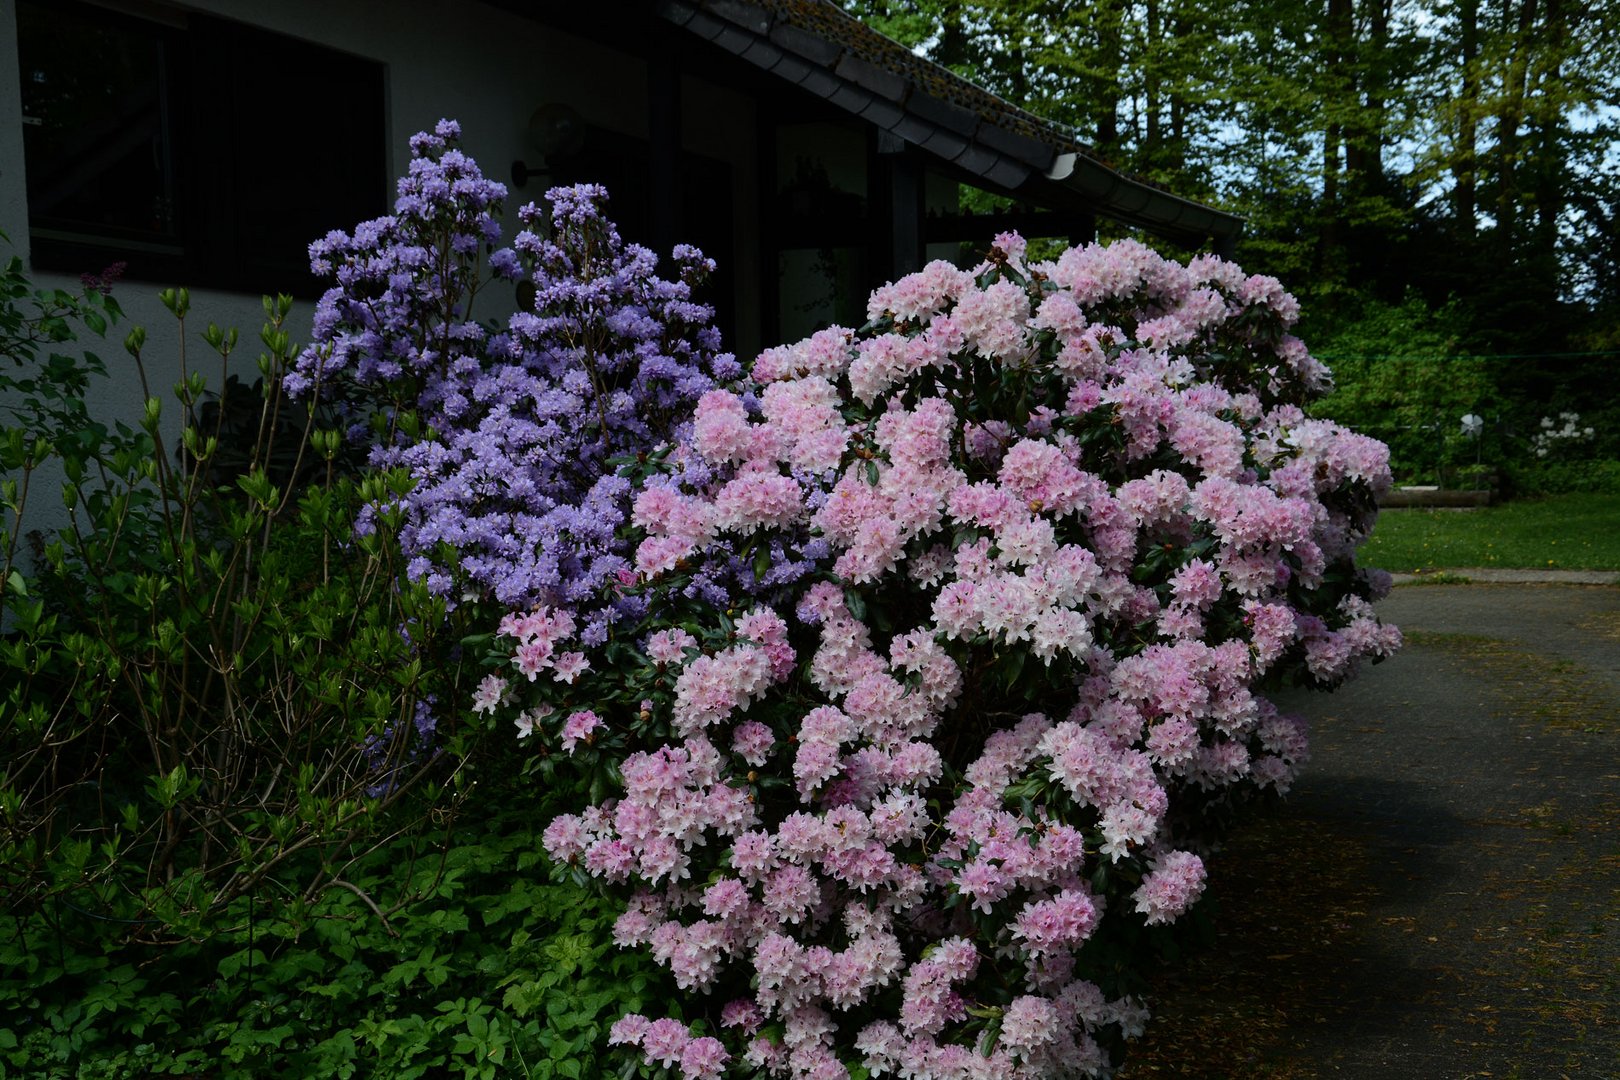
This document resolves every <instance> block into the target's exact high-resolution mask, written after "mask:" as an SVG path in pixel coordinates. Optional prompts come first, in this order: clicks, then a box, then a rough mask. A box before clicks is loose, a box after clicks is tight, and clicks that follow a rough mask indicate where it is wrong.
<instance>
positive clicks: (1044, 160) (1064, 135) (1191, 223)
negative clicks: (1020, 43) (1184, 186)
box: [655, 0, 1243, 252]
mask: <svg viewBox="0 0 1620 1080" xmlns="http://www.w3.org/2000/svg"><path fill="white" fill-rule="evenodd" d="M655 8H656V10H657V12H658V14H659V15H660V16H661V17H662V18H664V19H666V20H668V21H669V22H670V23H673V24H675V25H677V26H680V27H682V28H684V29H686V30H688V31H690V32H691V33H693V34H695V35H697V36H698V37H700V38H703V39H704V40H706V41H709V42H711V43H713V44H714V45H716V46H718V47H720V48H722V49H724V50H725V51H727V52H729V53H732V54H733V55H735V56H738V57H740V58H742V59H743V60H746V61H748V62H749V63H751V64H753V65H755V66H757V67H759V68H761V69H762V70H764V71H767V72H770V73H771V74H772V75H775V76H778V77H780V78H782V79H785V80H787V81H788V82H790V83H793V84H795V85H797V86H799V87H801V88H802V89H804V90H806V91H808V92H809V93H812V94H815V95H817V96H818V97H821V98H824V99H825V100H827V101H828V102H830V103H832V104H833V105H835V106H837V107H839V108H841V109H843V110H845V111H847V112H848V113H850V114H851V115H853V116H858V117H860V118H861V119H862V120H865V121H867V122H869V123H871V124H873V125H874V126H876V127H877V128H879V129H880V130H883V131H887V132H890V133H892V134H893V135H895V136H897V137H898V138H900V139H903V140H905V142H907V143H909V144H911V145H912V146H915V147H917V148H919V149H920V150H922V151H924V152H925V153H927V154H930V155H932V156H934V157H936V158H938V159H939V160H940V161H941V162H944V163H946V164H948V165H949V166H951V167H952V168H954V169H955V170H958V171H960V172H961V173H964V174H966V175H967V176H968V177H970V178H973V179H974V180H976V181H977V182H979V183H982V184H983V185H984V186H985V187H987V188H989V189H991V190H1000V191H1004V192H1007V193H1009V194H1013V195H1016V196H1017V197H1018V198H1020V199H1023V200H1026V201H1027V202H1029V203H1032V204H1034V205H1036V206H1040V207H1044V208H1049V209H1053V210H1064V211H1070V212H1073V211H1083V212H1087V213H1094V214H1097V215H1100V216H1103V217H1107V218H1111V219H1113V220H1115V221H1119V222H1122V223H1124V224H1127V225H1131V226H1134V227H1137V228H1141V229H1144V230H1146V231H1148V232H1150V233H1154V234H1156V235H1159V236H1163V237H1164V238H1166V239H1168V240H1171V241H1173V242H1175V243H1178V244H1182V245H1184V246H1187V247H1199V246H1202V245H1203V244H1204V243H1205V242H1206V241H1213V243H1214V245H1215V247H1216V249H1217V250H1218V251H1226V252H1230V249H1231V246H1232V244H1233V243H1234V242H1235V241H1236V239H1237V237H1238V235H1239V234H1240V233H1241V232H1242V230H1243V219H1242V218H1240V217H1238V216H1236V215H1234V214H1229V213H1226V212H1225V211H1221V210H1217V209H1215V208H1214V207H1211V206H1206V205H1205V204H1203V203H1199V202H1194V201H1193V200H1191V199H1185V198H1182V197H1181V196H1179V195H1176V194H1173V193H1172V192H1170V191H1167V190H1165V189H1164V188H1162V187H1159V186H1157V185H1155V184H1152V183H1149V182H1147V181H1144V180H1140V179H1137V178H1135V177H1131V176H1127V175H1125V174H1124V173H1121V172H1119V171H1117V170H1115V169H1113V168H1112V167H1110V166H1109V165H1108V164H1106V163H1105V162H1103V161H1101V160H1100V159H1098V158H1097V157H1096V155H1095V154H1094V152H1093V151H1092V150H1091V149H1090V148H1089V147H1087V146H1086V145H1085V144H1084V143H1082V142H1080V141H1079V140H1078V139H1076V138H1075V137H1074V136H1073V133H1072V132H1070V131H1068V130H1067V129H1065V128H1063V127H1061V126H1059V125H1056V124H1052V123H1050V122H1048V121H1045V120H1042V119H1041V118H1039V117H1036V116H1034V115H1033V114H1031V113H1028V112H1025V111H1024V110H1022V109H1019V108H1018V107H1016V106H1014V105H1012V104H1010V103H1008V102H1006V101H1004V100H1002V99H1001V98H998V97H996V96H995V95H993V94H991V93H989V92H988V91H986V90H985V89H983V88H982V87H979V86H976V85H975V84H973V83H971V82H969V81H967V80H966V79H963V78H961V77H960V76H958V75H956V74H955V73H953V72H951V71H949V70H947V69H945V68H943V67H940V66H939V65H938V64H934V63H933V62H931V61H929V60H927V59H924V58H923V57H919V56H917V55H916V54H914V53H912V52H911V51H910V50H908V49H906V48H905V46H903V45H901V44H899V43H898V42H895V41H893V40H891V39H889V38H887V37H884V36H883V35H882V34H880V33H878V32H877V31H875V30H873V29H871V28H870V27H868V26H866V25H865V24H863V23H861V22H860V21H859V20H858V19H855V18H854V17H852V16H850V15H847V14H845V13H844V12H843V11H842V10H840V9H839V8H837V7H836V6H835V5H833V4H830V3H825V2H821V0H657V3H656V5H655Z"/></svg>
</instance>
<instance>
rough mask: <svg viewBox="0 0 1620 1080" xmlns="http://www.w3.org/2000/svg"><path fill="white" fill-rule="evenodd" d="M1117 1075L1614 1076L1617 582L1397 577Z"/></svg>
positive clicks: (1229, 856) (1223, 857)
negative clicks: (1277, 801) (1387, 645)
mask: <svg viewBox="0 0 1620 1080" xmlns="http://www.w3.org/2000/svg"><path fill="white" fill-rule="evenodd" d="M1380 612H1381V613H1382V614H1383V615H1384V617H1385V618H1387V619H1390V620H1392V621H1394V622H1395V623H1397V624H1398V625H1399V626H1401V627H1402V629H1403V630H1404V631H1405V632H1406V635H1407V647H1406V648H1405V649H1404V650H1403V651H1402V652H1401V654H1400V655H1398V656H1397V657H1395V658H1394V659H1393V660H1391V661H1389V662H1387V663H1385V664H1382V665H1379V666H1376V667H1371V668H1368V669H1367V670H1365V671H1364V672H1363V673H1362V675H1361V677H1360V679H1358V680H1357V681H1355V682H1354V683H1352V684H1350V685H1348V686H1346V687H1344V688H1342V689H1341V690H1339V691H1338V692H1336V693H1334V694H1332V695H1310V696H1302V697H1298V698H1295V699H1292V700H1290V701H1289V702H1288V703H1287V704H1288V705H1289V707H1291V708H1294V709H1296V710H1298V711H1302V712H1305V713H1306V714H1307V715H1308V716H1310V717H1311V718H1312V720H1313V743H1314V756H1313V759H1312V761H1311V763H1310V765H1309V766H1308V767H1307V771H1306V774H1305V776H1304V777H1302V778H1301V780H1300V782H1299V783H1298V785H1297V786H1296V788H1295V790H1294V792H1293V793H1292V794H1291V795H1290V796H1289V797H1288V799H1287V800H1286V801H1284V802H1283V803H1282V804H1281V806H1280V807H1278V808H1276V809H1275V810H1273V811H1271V812H1269V813H1267V814H1265V815H1263V816H1262V817H1260V818H1257V819H1256V820H1254V821H1251V822H1248V823H1247V824H1246V825H1245V826H1244V827H1243V828H1241V829H1240V830H1239V831H1238V832H1237V833H1236V834H1234V837H1233V839H1232V840H1231V842H1230V843H1229V845H1228V847H1227V849H1226V850H1225V851H1223V852H1221V853H1219V854H1218V855H1216V856H1215V857H1213V858H1212V859H1211V860H1209V861H1210V864H1211V885H1210V888H1211V892H1212V895H1213V896H1214V898H1215V899H1216V901H1217V903H1218V904H1219V911H1218V913H1217V915H1216V927H1217V938H1216V941H1215V942H1214V944H1213V946H1212V947H1211V948H1210V949H1208V950H1207V951H1204V952H1201V953H1199V954H1197V955H1195V956H1194V957H1192V958H1191V959H1190V960H1189V961H1188V962H1187V963H1185V964H1184V965H1183V966H1182V967H1181V968H1180V969H1178V971H1177V973H1176V974H1175V975H1174V976H1173V977H1172V978H1170V979H1169V980H1168V981H1166V982H1165V983H1164V984H1163V992H1162V994H1161V995H1160V1000H1159V1001H1158V1002H1157V1004H1156V1013H1157V1014H1158V1018H1157V1019H1156V1020H1155V1021H1154V1022H1153V1024H1152V1026H1150V1029H1149V1033H1148V1035H1147V1036H1146V1038H1145V1039H1144V1040H1143V1042H1142V1045H1141V1046H1140V1047H1139V1048H1138V1049H1137V1052H1136V1053H1135V1055H1134V1056H1133V1057H1132V1058H1131V1059H1130V1061H1129V1062H1128V1064H1127V1066H1126V1068H1125V1069H1124V1070H1123V1071H1122V1072H1121V1074H1120V1076H1121V1080H1141V1078H1143V1077H1188V1078H1198V1080H1216V1078H1219V1080H1237V1078H1243V1080H1315V1078H1328V1077H1332V1078H1336V1080H1337V1078H1343V1080H1474V1078H1485V1077H1489V1078H1518V1080H1539V1078H1548V1080H1558V1078H1568V1080H1616V1078H1620V588H1614V587H1604V586H1581V585H1546V584H1541V585H1522V584H1521V585H1503V584H1494V585H1481V584H1474V585H1452V586H1447V585H1407V586H1402V587H1399V588H1397V589H1396V590H1395V593H1394V594H1393V595H1392V596H1391V597H1390V598H1389V599H1387V600H1386V601H1384V602H1383V604H1381V605H1380Z"/></svg>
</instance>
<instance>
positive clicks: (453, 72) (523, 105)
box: [0, 0, 759, 529]
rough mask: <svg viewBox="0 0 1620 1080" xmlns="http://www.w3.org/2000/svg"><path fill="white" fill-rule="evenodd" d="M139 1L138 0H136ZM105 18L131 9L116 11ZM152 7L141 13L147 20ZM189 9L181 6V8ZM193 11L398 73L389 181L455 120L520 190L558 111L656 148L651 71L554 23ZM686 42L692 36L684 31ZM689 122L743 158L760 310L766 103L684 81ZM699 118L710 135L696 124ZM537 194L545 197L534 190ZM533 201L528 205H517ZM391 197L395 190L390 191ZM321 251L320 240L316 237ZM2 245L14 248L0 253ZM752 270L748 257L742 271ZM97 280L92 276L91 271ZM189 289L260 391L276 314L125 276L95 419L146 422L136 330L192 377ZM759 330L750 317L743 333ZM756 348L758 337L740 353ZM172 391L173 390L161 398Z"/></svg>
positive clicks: (4, 62)
mask: <svg viewBox="0 0 1620 1080" xmlns="http://www.w3.org/2000/svg"><path fill="white" fill-rule="evenodd" d="M136 2H138V3H139V2H140V0H136ZM106 6H109V7H114V8H116V7H118V6H119V5H118V3H117V2H115V0H108V2H107V4H106ZM147 6H149V5H146V4H145V3H140V6H132V7H131V8H130V9H129V10H130V11H131V12H132V13H134V14H139V13H140V12H141V9H142V7H147ZM175 6H179V5H175ZM184 6H185V7H186V8H189V9H191V10H195V11H201V12H206V13H210V14H213V15H217V16H220V17H224V18H231V19H236V20H239V21H242V22H246V23H250V24H253V25H255V26H259V27H262V28H264V29H267V30H272V31H276V32H278V33H284V34H288V35H291V36H294V37H299V38H304V39H306V40H309V41H313V42H316V43H318V44H321V45H325V46H328V47H330V48H335V49H340V50H343V51H345V52H349V53H352V54H355V55H358V56H361V57H365V58H367V59H371V60H375V61H379V62H381V63H382V64H383V65H385V69H386V75H385V82H386V102H387V105H386V112H387V128H388V130H387V132H386V139H387V144H388V146H389V151H390V154H391V159H392V167H391V169H390V179H389V183H390V185H392V182H393V181H392V178H393V177H394V176H397V175H399V174H400V173H401V172H403V171H404V169H405V167H406V164H407V163H408V161H409V157H410V154H409V149H408V146H407V145H406V140H407V139H408V138H409V136H410V135H411V134H412V133H413V132H416V131H420V130H423V129H425V128H430V127H432V125H433V124H434V123H435V122H437V121H438V120H439V119H440V118H441V117H452V118H455V119H457V120H459V121H460V122H461V125H462V132H463V145H464V147H465V149H466V150H467V152H468V153H469V154H471V155H472V156H473V157H474V158H475V159H476V160H478V162H479V163H480V165H481V166H482V167H483V169H484V172H485V174H486V175H488V176H491V177H493V178H495V179H499V180H501V181H503V182H506V181H507V180H508V170H509V167H510V164H511V162H513V161H514V160H520V159H529V160H531V161H532V160H533V159H534V157H535V151H534V150H533V148H532V147H529V146H528V145H526V143H525V135H526V130H525V129H526V126H527V123H528V119H529V116H530V114H531V112H532V111H533V110H534V108H535V107H536V106H538V105H540V104H543V103H545V102H550V101H560V102H564V103H566V104H568V105H570V106H572V107H573V108H574V109H575V110H576V111H578V112H579V114H580V115H581V116H582V118H583V119H584V120H585V121H586V122H587V123H590V124H594V125H598V126H600V127H604V128H608V129H611V130H614V131H618V132H621V133H623V134H626V135H631V136H635V137H637V138H643V139H644V138H646V136H647V127H648V108H647V98H646V93H647V88H646V77H645V70H644V65H643V64H642V63H641V62H640V61H638V60H636V59H634V58H632V57H631V56H629V55H627V54H624V53H620V52H617V51H615V50H611V49H608V48H605V47H603V46H601V45H598V44H596V43H594V42H591V41H587V40H585V39H582V38H580V37H578V36H576V35H571V34H567V33H563V32H561V31H557V30H554V29H552V28H549V27H545V26H542V25H541V24H540V23H537V22H535V21H534V20H531V19H528V18H524V17H521V16H518V15H515V14H513V13H510V12H507V11H504V10H501V9H498V8H494V7H489V6H486V5H484V4H481V3H476V2H457V3H454V4H447V3H443V2H441V0H277V2H276V3H265V2H263V0H190V2H189V3H187V4H185V5H184ZM670 33H671V34H672V35H675V34H679V33H681V32H680V31H679V30H677V29H675V28H673V27H671V28H670ZM18 80H19V70H18V56H17V17H16V5H15V0H0V229H3V230H4V231H5V232H6V234H7V235H8V236H9V237H10V238H11V248H10V249H9V250H6V251H4V252H0V256H4V257H9V255H10V254H11V252H12V251H15V252H17V253H19V254H21V255H22V256H23V257H24V259H25V260H26V259H27V257H28V212H27V205H26V188H25V176H26V174H25V171H24V161H23V140H22V121H21V101H20V95H19V91H18V86H19V82H18ZM683 112H684V113H685V115H686V116H687V117H690V118H691V122H689V126H688V128H687V130H688V131H693V132H697V131H701V134H700V135H695V136H694V140H695V141H701V142H702V143H703V145H693V146H691V149H693V150H695V151H697V152H699V153H704V154H707V155H708V156H710V157H715V158H719V159H721V160H725V161H727V162H729V163H730V164H731V165H732V166H733V176H734V180H735V186H736V190H737V192H738V193H739V197H738V199H737V200H736V206H735V211H734V213H735V221H736V226H737V228H736V229H734V233H735V235H737V236H738V237H739V238H745V239H740V240H739V250H738V251H735V252H709V254H711V255H712V256H714V257H715V258H717V259H719V258H729V259H737V260H739V262H738V264H737V271H738V272H737V273H736V275H735V280H736V281H737V283H738V293H739V296H738V297H737V300H738V301H740V309H741V310H744V311H749V310H756V309H757V306H758V289H759V285H758V280H757V274H756V273H755V272H754V270H753V267H754V266H755V265H756V264H757V260H758V251H757V246H756V240H755V238H754V236H753V233H754V229H753V224H752V223H753V221H754V220H755V215H756V213H757V205H756V203H757V200H756V199H755V197H754V193H753V189H754V186H755V184H754V177H755V175H756V173H757V170H756V166H755V152H754V119H753V108H752V104H751V103H750V102H749V101H748V100H747V99H746V98H744V97H742V96H741V95H739V94H737V93H736V92H734V91H730V90H726V89H722V88H719V87H714V86H711V85H709V84H707V83H705V82H703V81H702V80H701V79H697V78H694V77H690V76H689V77H688V78H687V79H686V80H685V82H684V84H683ZM717 117H725V118H730V120H733V121H734V125H732V126H731V127H730V129H729V130H725V129H724V128H725V125H721V126H719V127H717V125H716V118H717ZM699 119H701V121H702V122H701V124H699V123H697V121H698V120H699ZM286 141H287V147H288V150H289V152H291V153H296V152H297V120H296V117H294V118H291V122H290V123H289V125H288V129H287V131H286ZM530 186H531V187H532V186H533V185H530ZM536 194H538V192H535V191H524V192H520V193H518V195H519V196H520V197H521V198H514V199H513V200H512V206H513V207H515V206H516V205H517V204H518V202H520V201H522V199H526V198H532V197H534V195H536ZM386 196H387V199H388V200H389V201H391V198H392V189H391V187H390V190H389V192H387V193H386ZM311 239H314V238H313V237H311ZM0 246H3V245H0ZM741 260H746V261H741ZM87 269H89V268H87ZM33 276H34V280H35V283H36V284H37V285H39V286H42V287H54V286H61V287H64V288H76V287H77V285H78V281H77V278H76V277H74V276H65V275H61V274H53V273H49V272H35V273H34V275H33ZM169 284H184V285H186V286H188V287H189V288H190V290H191V298H192V305H191V309H192V315H191V319H190V321H189V324H188V327H187V336H188V338H189V343H188V345H187V348H188V349H189V350H190V353H191V360H192V364H193V366H194V367H195V366H196V362H197V361H198V360H199V359H201V358H203V357H204V356H205V353H206V345H204V344H203V343H202V342H201V341H200V340H199V339H198V338H197V337H196V335H197V334H199V333H200V332H201V331H202V329H203V328H204V327H206V326H207V324H208V323H209V322H214V323H217V324H219V325H220V326H222V327H232V326H234V327H237V328H238V329H240V331H241V338H242V346H241V348H240V350H239V354H238V356H236V357H233V360H232V369H233V370H235V371H237V372H238V373H239V374H240V375H241V376H242V378H243V379H244V380H245V381H247V382H252V381H253V379H254V378H256V377H257V371H256V368H255V359H256V357H257V356H258V353H259V351H260V350H259V348H258V337H257V332H258V329H259V327H260V325H261V323H262V322H263V312H262V309H261V306H260V300H259V298H258V297H257V296H248V295H243V294H238V293H229V292H221V291H217V290H211V289H209V288H208V285H207V282H203V281H190V282H155V281H136V280H126V281H125V282H124V283H122V284H121V285H120V286H119V287H118V289H117V290H116V296H117V298H118V300H119V302H120V303H121V304H122V305H123V307H124V309H125V311H126V312H127V313H128V320H127V322H126V323H125V324H123V325H122V326H120V327H119V328H116V329H115V330H113V331H112V332H111V333H109V339H110V340H109V341H108V342H106V343H104V347H95V351H97V352H99V353H100V354H101V355H102V356H103V358H104V359H106V360H107V361H108V362H109V365H110V366H112V367H114V368H115V369H119V370H120V371H121V372H122V377H119V378H116V379H114V380H110V381H109V383H108V384H107V385H104V386H100V387H98V388H97V389H96V391H95V393H94V394H93V396H92V397H91V399H90V404H91V406H92V408H93V409H95V410H97V412H98V414H99V415H100V416H101V417H103V418H105V419H107V420H109V421H110V420H112V419H123V420H125V421H126V422H128V423H131V424H134V423H135V422H136V421H137V420H138V418H139V416H140V412H141V394H140V388H139V385H138V383H137V381H136V380H135V379H134V378H132V377H129V376H130V372H129V366H128V364H127V363H126V362H124V361H125V354H124V351H123V349H122V347H121V344H120V343H121V342H122V340H123V337H124V334H125V332H126V331H127V329H128V327H129V326H130V325H134V324H139V325H141V326H144V327H146V329H147V331H148V337H147V345H146V349H145V352H144V355H145V357H146V360H147V366H148V376H149V378H150V379H151V385H152V387H153V391H154V393H160V394H163V395H167V394H168V393H169V389H170V388H171V387H172V386H173V384H174V382H175V380H176V377H177V374H178V367H177V364H176V357H177V356H178V355H179V347H180V340H179V335H178V333H177V331H176V327H175V320H174V319H173V317H172V316H171V315H170V314H169V313H168V311H166V310H165V309H164V308H163V307H162V306H161V304H160V303H159V302H158V300H157V295H156V294H157V292H158V290H159V289H161V288H162V287H163V286H165V285H169ZM311 308H312V305H311V304H310V303H309V302H307V301H301V302H300V303H299V304H298V306H297V307H296V308H295V310H294V313H293V317H292V319H291V322H290V326H291V329H292V331H293V336H294V339H295V340H298V341H303V340H307V336H308V327H309V319H310V312H311ZM748 321H749V320H747V319H744V320H743V322H744V325H747V323H748ZM735 345H737V346H741V347H742V348H746V349H755V348H757V347H758V342H757V341H745V342H739V343H735ZM204 370H206V371H207V372H208V374H209V378H210V385H211V386H212V385H215V383H216V382H217V379H218V362H217V357H216V358H215V362H214V363H213V364H211V365H207V366H205V368H204ZM159 388H161V389H159ZM178 414H179V408H178V403H177V402H175V401H173V400H172V399H168V398H167V397H166V400H165V401H164V415H165V418H166V421H167V422H168V423H169V425H170V426H169V428H168V429H167V431H166V434H167V436H168V441H169V442H170V444H171V445H172V444H173V442H174V441H175V439H176V438H177V436H178V420H177V417H178ZM41 479H42V480H46V481H47V482H46V484H44V485H36V486H37V487H39V486H43V487H45V488H46V489H47V491H46V494H47V497H45V498H42V499H39V500H37V501H36V502H35V503H34V506H35V507H36V508H37V510H38V511H39V512H40V513H39V516H37V517H33V516H31V519H30V520H29V521H28V522H27V523H25V527H31V528H46V529H50V528H53V527H55V526H57V525H59V524H61V521H62V518H61V513H62V511H61V507H60V499H59V498H57V497H56V492H55V491H54V490H52V489H50V485H49V478H44V477H42V478H41Z"/></svg>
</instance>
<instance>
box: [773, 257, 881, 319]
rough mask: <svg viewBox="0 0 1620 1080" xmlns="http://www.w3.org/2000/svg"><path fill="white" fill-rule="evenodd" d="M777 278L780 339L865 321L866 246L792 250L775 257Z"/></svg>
mask: <svg viewBox="0 0 1620 1080" xmlns="http://www.w3.org/2000/svg"><path fill="white" fill-rule="evenodd" d="M777 277H778V280H779V286H780V287H779V289H778V291H777V295H778V297H780V300H779V305H780V307H779V310H778V318H779V320H780V321H779V328H780V337H781V340H783V341H799V340H801V339H803V338H806V337H809V336H810V335H811V334H813V333H815V332H816V331H817V330H821V329H824V328H825V327H828V326H833V325H837V326H848V327H858V326H860V325H861V324H862V323H864V322H866V293H867V280H866V249H865V248H856V247H840V248H830V247H829V248H788V249H786V250H784V251H783V252H781V254H780V255H778V257H777Z"/></svg>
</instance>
